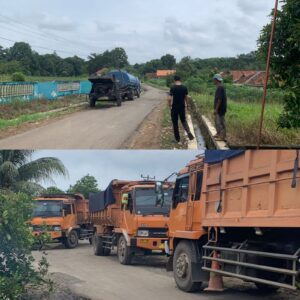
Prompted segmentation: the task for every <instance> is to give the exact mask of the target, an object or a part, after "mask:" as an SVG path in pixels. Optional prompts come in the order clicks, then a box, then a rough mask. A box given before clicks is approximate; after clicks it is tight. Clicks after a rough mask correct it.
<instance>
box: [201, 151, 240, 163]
mask: <svg viewBox="0 0 300 300" xmlns="http://www.w3.org/2000/svg"><path fill="white" fill-rule="evenodd" d="M244 152H245V150H227V151H224V150H212V151H205V159H204V162H205V163H207V164H217V163H220V162H222V161H223V160H226V159H229V158H232V157H236V156H239V155H241V154H243V153H244Z"/></svg>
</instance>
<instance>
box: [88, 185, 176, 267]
mask: <svg viewBox="0 0 300 300" xmlns="http://www.w3.org/2000/svg"><path fill="white" fill-rule="evenodd" d="M172 192H173V184H172V183H160V182H154V181H121V180H114V181H112V182H111V184H110V185H109V186H108V188H107V189H106V190H105V191H103V192H101V193H98V194H93V195H90V214H91V220H92V222H93V224H94V228H95V235H94V239H93V246H94V253H95V255H97V256H108V255H110V252H111V250H112V249H113V248H114V247H117V252H118V259H119V261H120V263H121V264H124V265H128V264H130V263H131V260H132V257H133V256H134V255H140V254H142V255H145V254H151V253H152V252H153V251H155V252H156V251H159V252H164V248H165V246H164V243H165V242H166V241H167V239H168V237H167V231H168V228H167V222H168V219H169V212H170V203H171V198H172ZM159 201H164V203H165V205H164V206H163V207H162V206H161V205H157V203H158V202H159Z"/></svg>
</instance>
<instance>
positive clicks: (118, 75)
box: [89, 71, 141, 107]
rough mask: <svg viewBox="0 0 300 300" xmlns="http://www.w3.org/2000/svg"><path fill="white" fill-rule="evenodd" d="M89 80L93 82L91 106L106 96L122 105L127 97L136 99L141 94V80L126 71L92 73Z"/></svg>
mask: <svg viewBox="0 0 300 300" xmlns="http://www.w3.org/2000/svg"><path fill="white" fill-rule="evenodd" d="M89 81H90V82H91V83H92V90H91V92H90V95H89V101H90V107H95V106H96V102H97V101H100V100H104V98H106V100H109V101H115V102H116V104H117V106H121V105H122V101H123V100H125V99H126V98H127V99H128V100H134V97H138V98H139V97H140V95H141V83H140V80H139V79H138V78H137V77H135V76H133V75H131V74H129V73H127V72H125V71H111V72H109V73H107V74H105V75H102V76H98V75H92V76H91V77H90V78H89Z"/></svg>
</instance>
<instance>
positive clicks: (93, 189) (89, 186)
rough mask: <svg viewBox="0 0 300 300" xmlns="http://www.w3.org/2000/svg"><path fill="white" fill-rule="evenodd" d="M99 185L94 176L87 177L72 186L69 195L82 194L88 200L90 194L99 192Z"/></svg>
mask: <svg viewBox="0 0 300 300" xmlns="http://www.w3.org/2000/svg"><path fill="white" fill-rule="evenodd" d="M99 191H100V190H99V188H98V183H97V180H96V178H95V177H94V176H91V175H89V174H88V175H86V176H84V177H82V178H81V179H79V180H78V181H77V182H76V183H75V184H74V185H71V186H70V187H69V189H68V193H81V194H83V195H84V196H85V197H86V198H88V197H89V194H90V193H97V192H99Z"/></svg>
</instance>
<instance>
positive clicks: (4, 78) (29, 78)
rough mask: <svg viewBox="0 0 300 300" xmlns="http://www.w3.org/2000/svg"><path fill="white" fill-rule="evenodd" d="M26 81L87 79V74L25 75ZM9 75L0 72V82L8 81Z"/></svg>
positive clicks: (9, 79)
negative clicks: (65, 75)
mask: <svg viewBox="0 0 300 300" xmlns="http://www.w3.org/2000/svg"><path fill="white" fill-rule="evenodd" d="M25 77H26V81H27V82H36V81H38V82H46V81H80V80H88V75H83V76H78V77H58V76H26V75H25ZM10 81H12V80H11V75H5V74H4V75H3V74H0V82H10Z"/></svg>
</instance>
